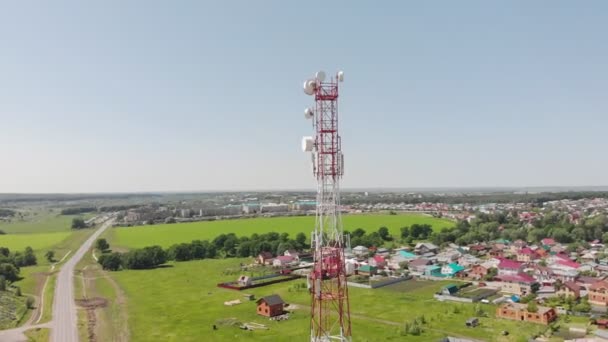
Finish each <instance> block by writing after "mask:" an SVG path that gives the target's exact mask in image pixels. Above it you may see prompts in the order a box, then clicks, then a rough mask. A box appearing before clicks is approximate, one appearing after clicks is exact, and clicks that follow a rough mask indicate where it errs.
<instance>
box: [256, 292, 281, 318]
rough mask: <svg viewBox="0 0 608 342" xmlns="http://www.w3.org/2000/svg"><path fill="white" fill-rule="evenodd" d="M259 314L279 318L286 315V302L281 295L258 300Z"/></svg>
mask: <svg viewBox="0 0 608 342" xmlns="http://www.w3.org/2000/svg"><path fill="white" fill-rule="evenodd" d="M256 303H257V304H258V307H257V313H258V315H262V316H266V317H274V316H279V315H282V314H283V313H284V311H283V308H284V307H285V302H284V301H283V299H282V298H281V297H279V295H276V294H273V295H270V296H266V297H263V298H260V299H258V301H257V302H256Z"/></svg>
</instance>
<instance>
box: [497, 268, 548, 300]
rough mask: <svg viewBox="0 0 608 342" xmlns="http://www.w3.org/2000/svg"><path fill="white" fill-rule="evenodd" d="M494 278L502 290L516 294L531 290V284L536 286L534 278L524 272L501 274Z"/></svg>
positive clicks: (523, 293) (527, 292)
mask: <svg viewBox="0 0 608 342" xmlns="http://www.w3.org/2000/svg"><path fill="white" fill-rule="evenodd" d="M496 279H497V280H498V281H499V282H500V287H501V291H502V292H507V293H513V294H516V295H518V296H525V295H528V294H530V293H532V292H533V291H532V290H533V289H532V287H533V286H538V283H537V282H536V279H534V278H533V277H531V276H529V275H527V274H526V273H520V274H516V275H501V276H497V277H496ZM535 284H536V285H535Z"/></svg>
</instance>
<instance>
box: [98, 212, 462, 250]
mask: <svg viewBox="0 0 608 342" xmlns="http://www.w3.org/2000/svg"><path fill="white" fill-rule="evenodd" d="M343 222H344V229H345V230H349V231H353V230H355V229H357V228H363V229H365V230H366V231H368V232H372V231H376V230H378V228H380V227H382V226H386V227H387V228H389V230H390V232H391V234H393V235H398V234H399V229H400V228H401V227H403V226H411V225H412V224H414V223H419V224H425V223H426V224H430V225H432V226H433V228H434V229H436V230H438V229H441V228H443V227H450V226H452V225H453V224H454V223H453V222H452V221H449V220H446V219H438V218H433V217H430V216H423V215H415V214H410V215H345V216H343ZM314 224H315V218H314V217H312V216H306V217H276V218H256V219H240V220H223V221H211V222H193V223H178V224H163V225H155V226H138V227H123V228H115V229H113V230H112V233H111V234H110V236H111V243H113V244H115V245H117V246H119V247H126V248H141V247H145V246H151V245H160V246H163V247H169V246H171V245H173V244H175V243H181V242H190V241H192V240H196V239H200V240H207V239H213V238H214V237H216V236H218V235H220V234H222V233H235V234H236V235H237V236H250V235H251V234H253V233H258V234H261V233H267V232H278V233H283V232H286V233H289V234H290V236H291V237H292V238H293V237H295V235H296V234H297V233H300V232H303V233H306V234H307V235H308V234H309V233H310V232H311V231H312V230H313V228H314Z"/></svg>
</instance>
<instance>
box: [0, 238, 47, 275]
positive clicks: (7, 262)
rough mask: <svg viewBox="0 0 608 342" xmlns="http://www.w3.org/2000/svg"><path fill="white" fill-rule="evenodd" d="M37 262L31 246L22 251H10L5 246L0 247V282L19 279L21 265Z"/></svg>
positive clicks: (30, 264)
mask: <svg viewBox="0 0 608 342" xmlns="http://www.w3.org/2000/svg"><path fill="white" fill-rule="evenodd" d="M37 263H38V262H37V260H36V255H35V254H34V250H33V249H32V247H29V246H28V247H26V248H25V250H24V251H23V252H11V250H10V249H8V248H7V247H0V282H4V281H8V282H10V283H12V282H14V281H17V280H19V279H20V278H19V273H20V269H21V267H25V266H32V265H36V264H37Z"/></svg>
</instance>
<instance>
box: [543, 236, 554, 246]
mask: <svg viewBox="0 0 608 342" xmlns="http://www.w3.org/2000/svg"><path fill="white" fill-rule="evenodd" d="M540 243H541V244H543V246H549V247H552V246H555V240H553V239H552V238H544V239H542V240H540Z"/></svg>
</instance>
